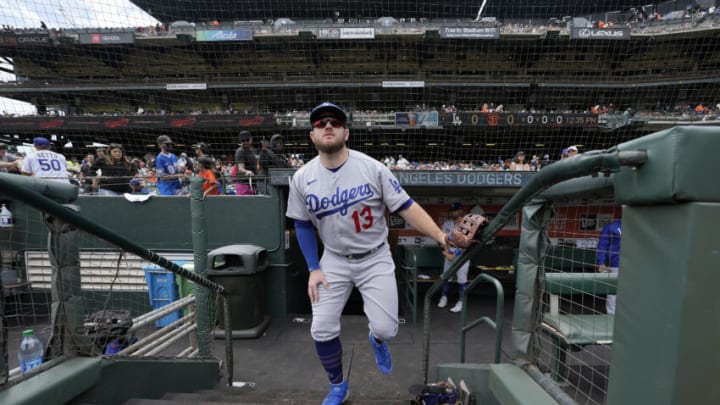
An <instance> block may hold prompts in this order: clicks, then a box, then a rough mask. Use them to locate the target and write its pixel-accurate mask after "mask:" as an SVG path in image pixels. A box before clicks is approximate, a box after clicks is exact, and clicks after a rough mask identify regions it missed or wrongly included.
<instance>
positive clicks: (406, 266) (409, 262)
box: [398, 246, 445, 323]
mask: <svg viewBox="0 0 720 405" xmlns="http://www.w3.org/2000/svg"><path fill="white" fill-rule="evenodd" d="M398 256H399V257H398V261H399V264H400V265H399V267H398V268H399V274H398V276H399V282H400V290H401V292H400V294H401V295H402V297H403V298H404V301H405V305H406V306H407V308H408V311H409V316H410V317H411V318H412V322H413V323H417V308H418V294H419V284H423V283H434V282H435V281H437V280H438V278H439V277H440V275H442V272H443V265H444V261H445V256H443V254H442V248H440V246H399V247H398Z"/></svg>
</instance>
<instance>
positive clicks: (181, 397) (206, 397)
mask: <svg viewBox="0 0 720 405" xmlns="http://www.w3.org/2000/svg"><path fill="white" fill-rule="evenodd" d="M325 395H327V391H317V390H307V391H302V392H295V391H274V392H267V391H256V390H254V389H252V388H233V389H227V388H219V389H215V390H206V391H199V392H195V393H174V392H169V393H167V394H165V395H163V397H162V398H160V399H143V398H132V399H130V400H128V401H126V402H125V404H124V405H170V404H187V405H190V404H192V405H199V404H212V405H221V404H234V405H260V404H263V405H264V404H268V405H269V404H293V405H317V404H318V403H320V402H321V401H322V400H323V399H324V398H325ZM410 399H411V398H410V395H409V394H407V396H405V397H404V398H377V397H373V396H372V393H361V392H353V391H352V388H351V390H350V397H349V398H348V400H347V401H346V402H344V404H345V405H361V404H369V405H383V404H387V405H396V404H407V403H408V402H409V400H410Z"/></svg>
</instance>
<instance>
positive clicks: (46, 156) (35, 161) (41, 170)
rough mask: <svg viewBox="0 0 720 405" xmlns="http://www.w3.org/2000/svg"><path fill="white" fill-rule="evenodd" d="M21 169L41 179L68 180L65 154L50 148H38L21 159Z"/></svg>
mask: <svg viewBox="0 0 720 405" xmlns="http://www.w3.org/2000/svg"><path fill="white" fill-rule="evenodd" d="M22 171H23V173H28V174H32V175H33V176H34V177H37V178H41V179H54V180H62V181H65V182H67V183H69V182H70V180H69V179H68V173H67V162H66V160H65V156H63V155H61V154H59V153H55V152H53V151H50V150H40V151H38V152H36V153H35V154H32V155H30V156H27V157H26V158H25V159H23V165H22Z"/></svg>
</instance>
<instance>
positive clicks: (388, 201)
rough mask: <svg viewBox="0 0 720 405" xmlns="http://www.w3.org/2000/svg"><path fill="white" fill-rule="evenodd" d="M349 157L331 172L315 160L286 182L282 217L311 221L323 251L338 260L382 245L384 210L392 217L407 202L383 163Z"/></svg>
mask: <svg viewBox="0 0 720 405" xmlns="http://www.w3.org/2000/svg"><path fill="white" fill-rule="evenodd" d="M349 153H350V156H349V157H348V159H347V161H346V162H345V163H344V164H343V165H342V166H341V167H340V168H339V169H338V170H337V171H335V172H333V171H331V170H328V169H326V168H325V167H323V166H322V164H320V159H319V158H318V157H316V158H314V159H312V160H311V161H310V162H308V163H306V164H305V165H304V166H303V167H302V168H300V170H298V171H297V172H296V173H295V175H293V178H292V182H291V183H290V195H289V197H288V208H287V213H286V215H287V216H288V217H289V218H293V219H297V220H301V221H311V222H312V223H313V225H314V226H315V228H317V230H318V233H319V234H320V238H321V239H322V241H323V243H324V244H325V248H326V249H328V250H330V251H332V252H334V253H336V254H340V255H347V254H355V253H362V252H366V251H368V250H370V249H372V248H374V247H376V246H378V245H380V244H381V243H383V242H384V241H386V240H387V235H388V229H387V225H386V223H385V206H387V207H388V208H389V209H390V211H391V212H394V211H396V210H397V209H399V208H400V207H401V206H402V205H403V204H405V203H406V202H407V201H408V200H409V199H410V196H409V195H408V194H407V193H406V192H405V190H404V189H403V188H402V187H401V186H400V183H399V182H398V181H397V179H396V178H395V176H393V174H392V173H391V172H390V170H389V169H388V168H387V167H385V166H384V165H383V164H382V163H380V162H378V161H377V160H375V159H373V158H371V157H370V156H367V155H365V154H364V153H361V152H358V151H354V150H349Z"/></svg>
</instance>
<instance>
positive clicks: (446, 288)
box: [442, 281, 450, 297]
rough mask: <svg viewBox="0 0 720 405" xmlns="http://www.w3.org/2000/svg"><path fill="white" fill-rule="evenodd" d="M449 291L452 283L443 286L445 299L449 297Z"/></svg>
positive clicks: (447, 282)
mask: <svg viewBox="0 0 720 405" xmlns="http://www.w3.org/2000/svg"><path fill="white" fill-rule="evenodd" d="M449 291H450V282H449V281H446V282H445V284H443V289H442V295H443V297H447V295H448V292H449Z"/></svg>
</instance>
